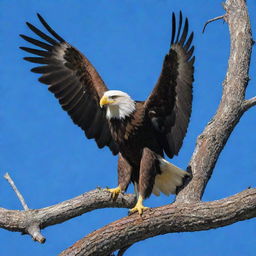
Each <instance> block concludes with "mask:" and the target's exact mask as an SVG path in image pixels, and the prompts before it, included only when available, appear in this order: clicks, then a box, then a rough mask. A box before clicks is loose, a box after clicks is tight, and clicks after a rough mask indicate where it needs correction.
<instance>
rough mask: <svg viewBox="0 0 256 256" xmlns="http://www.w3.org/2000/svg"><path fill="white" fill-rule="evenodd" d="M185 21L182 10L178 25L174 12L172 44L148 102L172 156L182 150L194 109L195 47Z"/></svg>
mask: <svg viewBox="0 0 256 256" xmlns="http://www.w3.org/2000/svg"><path fill="white" fill-rule="evenodd" d="M182 23H183V21H182V13H181V12H180V17H179V24H178V27H176V19H175V15H174V14H173V15H172V39H171V47H170V50H169V53H168V54H167V55H166V56H165V59H164V63H163V67H162V72H161V75H160V77H159V79H158V82H157V84H156V86H155V88H154V89H153V91H152V93H151V95H150V96H149V97H148V99H147V100H146V102H145V109H146V111H147V113H148V116H149V118H150V120H151V122H152V124H153V127H154V129H155V131H156V134H157V136H158V140H159V142H160V143H161V145H162V146H163V149H164V151H165V153H166V154H167V155H168V156H169V157H170V158H172V157H173V156H174V155H177V154H178V152H179V150H180V147H181V145H182V142H183V139H184V137H185V135H186V132H187V127H188V123H189V119H190V115H191V108H192V83H193V81H194V78H193V73H194V66H193V65H194V61H195V57H192V55H193V51H194V46H192V47H190V45H191V42H192V40H193V33H191V34H190V35H189V37H188V20H187V18H186V20H185V24H184V26H183V24H182ZM182 27H183V29H182ZM176 30H177V33H176ZM182 30H183V31H182ZM181 31H182V33H181ZM187 37H188V39H187Z"/></svg>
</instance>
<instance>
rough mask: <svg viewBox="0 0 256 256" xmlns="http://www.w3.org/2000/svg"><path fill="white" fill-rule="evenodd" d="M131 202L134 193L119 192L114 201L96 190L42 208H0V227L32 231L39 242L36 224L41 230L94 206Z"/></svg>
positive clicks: (130, 205) (125, 204) (123, 206)
mask: <svg viewBox="0 0 256 256" xmlns="http://www.w3.org/2000/svg"><path fill="white" fill-rule="evenodd" d="M135 201H136V200H135V196H134V195H130V194H126V195H122V194H121V195H119V196H118V198H117V199H116V200H112V199H111V194H110V193H109V192H108V191H106V190H105V189H96V190H93V191H90V192H88V193H84V194H82V195H80V196H77V197H75V198H73V199H70V200H67V201H64V202H62V203H59V204H56V205H53V206H49V207H46V208H42V209H36V210H31V209H29V210H27V211H18V210H7V209H4V208H0V228H4V229H7V230H10V231H18V232H22V233H23V234H33V235H32V237H33V239H35V240H36V241H39V242H42V237H40V235H39V234H38V231H39V227H40V229H43V228H45V227H48V226H51V225H55V224H58V223H62V222H64V221H66V220H69V219H71V218H74V217H77V216H80V215H81V214H83V213H86V212H90V211H93V210H95V209H101V208H107V207H119V208H132V207H133V206H134V205H135ZM37 238H38V239H39V240H38V239H37Z"/></svg>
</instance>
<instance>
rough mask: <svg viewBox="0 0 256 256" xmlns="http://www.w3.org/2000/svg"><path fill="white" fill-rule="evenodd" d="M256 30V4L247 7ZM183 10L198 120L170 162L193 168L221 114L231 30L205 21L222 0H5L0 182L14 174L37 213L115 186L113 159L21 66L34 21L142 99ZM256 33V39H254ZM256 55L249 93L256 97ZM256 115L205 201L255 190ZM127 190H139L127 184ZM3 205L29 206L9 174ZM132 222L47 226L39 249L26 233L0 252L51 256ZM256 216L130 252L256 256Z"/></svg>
mask: <svg viewBox="0 0 256 256" xmlns="http://www.w3.org/2000/svg"><path fill="white" fill-rule="evenodd" d="M248 6H249V13H250V16H251V23H252V29H253V33H254V36H255V33H256V2H255V1H254V0H248ZM179 10H182V11H183V13H184V15H186V16H188V17H189V22H190V28H191V29H192V30H193V31H194V32H195V39H194V45H195V47H196V50H195V55H196V63H195V83H194V101H193V113H192V118H191V122H190V126H189V130H188V133H187V136H186V138H185V141H184V144H183V148H182V150H181V151H180V154H179V156H178V157H175V158H174V159H173V160H172V161H173V163H175V164H176V165H178V166H180V167H182V168H186V166H187V164H188V162H189V160H190V158H191V155H192V152H193V149H194V147H195V142H196V138H197V136H198V135H199V134H200V133H201V132H202V130H203V128H204V127H205V125H206V124H207V122H209V120H210V119H211V117H212V116H213V114H214V113H215V111H216V108H217V106H218V104H219V101H220V98H221V90H222V85H221V83H222V81H223V79H224V77H225V73H226V68H227V60H228V56H229V43H230V39H229V33H228V27H227V25H226V24H223V22H222V21H216V22H214V23H211V24H209V25H208V27H207V30H206V33H205V34H202V33H201V31H202V28H203V25H204V23H205V21H207V20H208V19H210V18H213V17H216V16H219V15H222V14H223V13H224V10H223V8H222V6H221V1H209V0H195V1H188V0H184V1H179V0H166V1H165V0H140V1H135V0H129V1H128V0H123V1H119V0H105V1H103V0H98V1H93V0H90V1H82V0H73V1H68V0H56V1H50V0H47V1H46V0H44V1H42V0H38V1H32V0H26V1H25V0H1V2H0V35H1V36H0V56H1V65H0V77H1V85H0V95H1V100H0V119H1V126H0V150H1V152H0V176H1V177H2V176H3V175H4V174H5V172H7V171H8V172H9V173H10V174H11V176H12V177H13V179H14V181H15V183H16V185H17V186H18V188H19V189H20V190H21V192H22V193H23V195H24V197H25V199H26V201H27V204H28V205H29V207H30V208H41V207H46V206H49V205H52V204H56V203H58V202H61V201H63V200H66V199H70V198H72V197H75V196H77V195H79V194H81V193H83V192H86V191H90V190H92V189H94V188H96V186H101V187H106V186H109V187H114V186H116V183H117V173H116V165H117V158H116V157H113V156H112V154H111V153H110V151H109V150H108V149H103V150H99V149H98V148H97V146H96V143H95V142H94V141H93V140H87V139H86V138H85V137H84V134H83V132H82V130H80V129H79V128H78V127H76V126H75V125H74V124H73V123H72V122H71V120H70V118H69V117H68V116H67V114H66V113H65V112H64V111H63V110H62V109H61V108H60V106H59V104H58V102H57V101H56V99H55V98H54V97H53V95H51V94H50V93H49V92H48V90H47V88H46V86H45V85H42V84H40V83H39V82H38V81H37V78H38V76H37V75H36V74H32V73H31V72H30V71H29V70H30V69H31V68H32V67H33V65H32V64H30V63H26V62H25V61H23V60H22V57H24V56H25V53H24V52H22V51H21V50H19V49H18V47H19V46H21V45H23V46H28V43H25V42H23V40H22V39H21V38H20V37H19V36H18V35H19V34H21V33H22V34H26V35H30V36H31V35H32V33H31V32H30V31H29V29H28V28H27V27H26V25H25V21H29V22H31V23H32V24H35V25H37V26H39V27H40V24H39V21H38V19H37V17H36V12H39V13H41V14H42V15H43V17H44V18H45V19H46V20H47V21H48V23H49V24H50V25H51V26H52V27H53V28H54V29H55V30H56V31H57V32H58V33H59V34H60V35H61V36H62V37H64V38H65V39H66V40H67V41H68V42H69V43H71V44H72V45H74V46H75V47H77V48H78V49H80V50H81V51H82V52H83V53H84V54H85V55H86V56H87V57H88V58H89V59H90V60H91V62H92V63H93V64H94V66H95V67H96V68H97V70H98V72H99V73H100V74H101V76H102V78H103V79H104V81H105V83H106V84H107V85H108V87H109V88H110V89H120V90H123V91H126V92H127V93H129V94H130V95H131V96H132V97H133V98H135V99H137V100H143V99H145V98H146V97H147V96H148V94H149V93H150V92H151V90H152V88H153V86H154V84H155V82H156V80H157V78H158V76H159V74H160V70H161V66H162V61H163V57H164V55H165V54H166V53H167V51H168V47H169V42H170V35H171V12H172V11H175V12H176V13H177V12H178V11H179ZM255 37H256V36H255ZM255 71H256V65H255V53H254V54H253V56H252V65H251V71H250V76H251V78H252V80H251V82H250V84H249V87H248V90H247V95H246V97H247V98H249V97H252V96H255V95H256V90H255V74H256V72H255ZM255 116H256V108H254V109H250V110H249V111H248V112H247V113H246V114H245V115H244V116H243V118H242V119H241V121H240V122H239V124H238V125H237V127H236V128H235V130H234V132H233V134H232V135H231V137H230V139H229V141H228V143H227V145H226V146H225V148H224V150H223V151H222V153H221V155H220V158H219V161H218V162H217V165H216V168H215V171H214V174H213V176H212V178H211V180H210V182H209V184H208V186H207V189H206V191H205V194H204V197H203V200H205V201H209V200H216V199H220V198H223V197H226V196H230V195H232V194H234V193H237V192H240V191H241V190H244V189H246V188H247V187H248V186H255V183H256V182H255V181H256V175H255V170H256V157H255V145H256V135H255ZM129 191H130V192H131V191H133V188H130V189H129ZM172 200H173V197H166V196H161V197H155V196H152V197H151V198H150V199H149V200H147V201H146V202H145V205H147V206H151V207H153V206H159V205H164V204H168V203H170V202H171V201H172ZM0 206H1V207H4V208H8V209H22V208H21V206H20V203H19V201H18V199H17V198H16V195H15V194H14V193H13V191H12V189H11V188H10V186H9V184H8V183H7V182H6V180H5V179H4V178H1V179H0ZM126 215H127V209H103V210H97V211H94V212H91V213H87V214H85V215H83V216H81V217H77V218H75V219H72V220H69V221H67V222H65V223H63V224H60V225H55V226H51V227H48V228H46V229H45V230H43V231H42V232H43V234H44V235H45V236H46V238H47V241H46V243H45V244H43V245H41V244H39V243H35V242H33V241H32V240H31V238H30V237H29V236H21V235H20V233H13V232H9V231H6V230H0V241H1V242H0V243H1V246H0V255H56V254H57V253H59V252H61V251H62V250H63V249H65V248H67V247H69V246H70V245H72V244H73V243H74V242H75V241H77V240H78V239H80V238H82V237H83V236H85V235H86V234H88V233H90V232H92V231H94V230H96V229H98V228H100V227H102V226H103V225H106V224H108V223H110V222H112V221H114V220H116V219H118V218H121V217H123V216H126ZM255 224H256V222H255V220H248V221H243V222H240V223H236V224H234V225H231V226H228V227H224V228H219V229H217V230H210V231H202V232H195V233H180V234H167V235H164V236H159V237H155V238H152V239H148V240H146V241H142V242H139V243H137V244H135V245H133V246H132V247H131V248H130V249H129V250H128V251H127V253H126V255H128V256H129V255H141V256H142V255H147V256H149V255H177V254H179V255H197V256H200V255H212V256H213V255H214V256H215V255H233V256H234V255H248V256H249V255H255V250H256V230H255Z"/></svg>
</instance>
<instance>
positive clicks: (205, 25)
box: [202, 15, 225, 33]
mask: <svg viewBox="0 0 256 256" xmlns="http://www.w3.org/2000/svg"><path fill="white" fill-rule="evenodd" d="M222 19H225V15H221V16H218V17H215V18H213V19H210V20H207V21H206V22H205V24H204V27H203V31H202V33H204V31H205V29H206V27H207V25H208V24H209V23H211V22H213V21H216V20H222Z"/></svg>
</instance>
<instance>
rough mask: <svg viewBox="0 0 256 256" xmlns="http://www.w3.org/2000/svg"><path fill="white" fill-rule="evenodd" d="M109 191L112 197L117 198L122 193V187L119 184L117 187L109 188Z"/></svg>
mask: <svg viewBox="0 0 256 256" xmlns="http://www.w3.org/2000/svg"><path fill="white" fill-rule="evenodd" d="M107 191H109V192H110V193H111V198H113V199H115V198H117V197H118V195H119V194H120V193H121V188H120V187H119V186H118V187H116V188H107Z"/></svg>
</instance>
